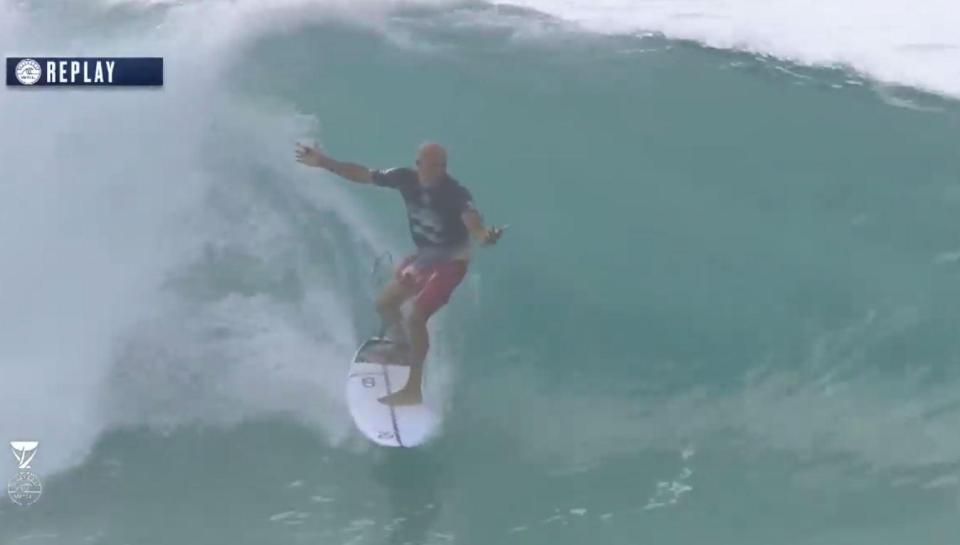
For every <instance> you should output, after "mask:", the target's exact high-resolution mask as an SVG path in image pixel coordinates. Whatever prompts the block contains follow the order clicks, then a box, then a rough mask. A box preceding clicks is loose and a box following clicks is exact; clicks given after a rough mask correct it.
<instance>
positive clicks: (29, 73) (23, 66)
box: [14, 59, 40, 85]
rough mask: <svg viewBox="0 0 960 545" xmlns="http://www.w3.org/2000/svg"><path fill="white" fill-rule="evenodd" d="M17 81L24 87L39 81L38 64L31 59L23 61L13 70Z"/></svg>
mask: <svg viewBox="0 0 960 545" xmlns="http://www.w3.org/2000/svg"><path fill="white" fill-rule="evenodd" d="M14 71H15V73H16V74H17V81H19V82H20V83H22V84H24V85H33V84H34V83H36V82H38V81H40V63H39V62H37V61H35V60H33V59H23V60H22V61H20V62H18V63H17V67H16V69H15V70H14Z"/></svg>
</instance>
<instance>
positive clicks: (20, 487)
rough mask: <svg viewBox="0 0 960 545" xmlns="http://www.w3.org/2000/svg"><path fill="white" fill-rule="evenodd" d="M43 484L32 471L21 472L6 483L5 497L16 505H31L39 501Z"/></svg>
mask: <svg viewBox="0 0 960 545" xmlns="http://www.w3.org/2000/svg"><path fill="white" fill-rule="evenodd" d="M42 492H43V484H42V483H41V482H40V478H39V477H37V476H36V475H35V474H34V473H33V472H32V471H21V472H19V473H17V476H16V477H14V478H12V479H10V482H9V483H7V495H8V496H10V500H11V501H13V503H15V504H17V505H24V506H26V505H31V504H33V503H35V502H36V501H37V500H39V499H40V494H41V493H42Z"/></svg>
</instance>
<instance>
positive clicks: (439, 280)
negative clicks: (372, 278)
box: [395, 253, 467, 318]
mask: <svg viewBox="0 0 960 545" xmlns="http://www.w3.org/2000/svg"><path fill="white" fill-rule="evenodd" d="M416 257H417V254H416V253H414V254H411V255H408V256H407V257H405V258H404V259H403V261H402V262H401V263H400V265H398V266H397V270H396V273H395V274H396V278H397V281H398V282H400V284H401V285H403V286H405V287H407V288H410V289H413V290H416V291H417V295H416V298H415V299H414V304H415V305H416V306H417V309H418V310H419V311H420V312H421V313H423V316H424V318H429V317H430V316H431V315H432V314H433V313H434V312H436V311H437V309H439V308H440V307H442V306H443V305H445V304H446V303H447V301H448V300H450V294H451V293H453V290H454V289H455V288H456V287H457V286H458V285H459V284H460V281H461V280H463V277H464V276H465V275H466V274H467V262H466V261H465V260H462V259H455V260H449V261H441V262H439V263H435V264H433V265H430V266H427V267H423V268H419V269H418V268H416V267H414V266H413V265H411V262H412V261H413V260H414V259H416Z"/></svg>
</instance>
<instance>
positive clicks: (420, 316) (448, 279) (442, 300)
mask: <svg viewBox="0 0 960 545" xmlns="http://www.w3.org/2000/svg"><path fill="white" fill-rule="evenodd" d="M466 272H467V264H466V262H464V261H452V262H448V263H443V264H441V265H439V266H438V267H437V269H436V270H435V271H434V272H433V274H431V275H430V278H429V280H427V283H426V285H425V286H424V288H423V290H422V291H421V292H420V293H419V295H417V298H416V299H415V300H414V302H413V303H414V304H413V308H412V309H411V311H410V313H409V315H408V316H407V319H406V320H404V325H405V326H406V330H407V335H409V339H410V352H409V362H410V376H409V378H408V379H407V384H406V385H405V386H404V387H403V388H402V389H400V390H398V391H396V392H394V393H392V394H390V395H388V396H384V397H381V398H380V401H381V402H382V403H386V404H388V405H416V404H418V403H422V402H423V393H422V389H421V386H422V384H423V362H424V361H425V360H426V358H427V350H428V349H429V347H430V338H429V335H428V334H427V320H429V319H430V316H431V315H433V313H434V312H436V311H437V309H439V308H440V307H442V306H443V305H445V304H446V303H447V301H448V300H449V299H450V294H451V293H452V292H453V290H454V288H456V287H457V285H458V284H459V283H460V281H461V280H463V277H464V275H465V274H466Z"/></svg>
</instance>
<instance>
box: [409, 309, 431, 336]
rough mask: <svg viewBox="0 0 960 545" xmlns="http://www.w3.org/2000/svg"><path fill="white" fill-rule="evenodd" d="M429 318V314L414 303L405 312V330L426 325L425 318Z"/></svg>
mask: <svg viewBox="0 0 960 545" xmlns="http://www.w3.org/2000/svg"><path fill="white" fill-rule="evenodd" d="M429 318H430V316H429V315H428V314H427V313H426V312H424V310H423V309H422V308H420V305H417V304H414V305H413V308H411V309H410V312H409V313H407V316H406V319H405V320H404V323H405V324H406V326H407V330H409V329H410V328H411V327H426V325H427V319H429Z"/></svg>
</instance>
